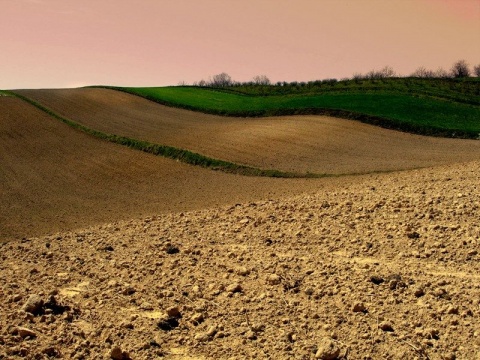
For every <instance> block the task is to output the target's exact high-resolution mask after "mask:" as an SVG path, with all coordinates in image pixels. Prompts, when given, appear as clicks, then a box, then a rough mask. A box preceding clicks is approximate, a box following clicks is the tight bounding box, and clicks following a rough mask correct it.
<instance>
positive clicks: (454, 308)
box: [447, 305, 458, 315]
mask: <svg viewBox="0 0 480 360" xmlns="http://www.w3.org/2000/svg"><path fill="white" fill-rule="evenodd" d="M447 314H454V315H458V307H457V306H453V305H449V306H448V308H447Z"/></svg>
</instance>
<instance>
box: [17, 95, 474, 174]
mask: <svg viewBox="0 0 480 360" xmlns="http://www.w3.org/2000/svg"><path fill="white" fill-rule="evenodd" d="M17 92H18V93H20V94H22V95H25V96H27V97H29V98H32V99H34V100H35V101H38V102H39V103H41V104H43V105H45V106H47V107H48V108H50V109H52V110H53V111H55V112H57V113H59V114H60V115H61V116H64V117H67V118H69V119H72V120H74V121H76V122H79V123H81V124H83V125H85V126H87V127H89V128H92V129H96V130H99V131H102V132H105V133H110V134H116V135H120V136H127V137H130V138H134V139H138V140H146V141H149V142H153V143H157V144H162V145H169V146H174V147H177V148H182V149H187V150H190V151H194V152H197V153H200V154H202V155H205V156H208V157H212V158H215V159H221V160H226V161H230V162H234V163H238V164H242V165H247V166H252V167H256V168H261V169H277V170H281V171H288V172H300V173H308V172H311V173H319V174H325V173H327V174H346V173H347V174H348V173H350V174H352V173H366V172H373V171H393V170H404V169H412V168H419V167H427V166H434V165H441V164H449V163H455V162H458V161H467V160H475V159H478V158H479V157H480V142H479V141H476V140H459V139H442V138H430V137H424V136H418V135H412V134H405V133H401V132H397V131H392V130H386V129H381V128H378V127H375V126H372V125H366V124H362V123H359V122H356V121H351V120H342V119H338V118H331V117H325V116H285V117H271V118H253V119H252V118H248V119H247V118H230V117H221V116H214V115H207V114H201V113H196V112H192V111H187V110H182V109H176V108H169V107H165V106H162V105H159V104H156V103H153V102H151V101H148V100H146V99H142V98H140V97H138V96H134V95H130V94H126V93H124V92H119V91H114V90H110V89H100V88H93V89H92V88H82V89H61V90H19V91H17Z"/></svg>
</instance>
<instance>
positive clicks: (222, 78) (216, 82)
mask: <svg viewBox="0 0 480 360" xmlns="http://www.w3.org/2000/svg"><path fill="white" fill-rule="evenodd" d="M210 85H211V86H216V87H225V86H230V85H232V78H231V77H230V75H228V74H227V73H224V72H223V73H221V74H217V75H213V77H212V81H211V83H210Z"/></svg>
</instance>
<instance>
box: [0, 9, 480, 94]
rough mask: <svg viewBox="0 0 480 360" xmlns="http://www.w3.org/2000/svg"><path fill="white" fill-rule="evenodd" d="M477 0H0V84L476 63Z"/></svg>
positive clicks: (273, 75)
mask: <svg viewBox="0 0 480 360" xmlns="http://www.w3.org/2000/svg"><path fill="white" fill-rule="evenodd" d="M479 38H480V0H138V1H133V0H81V1H79V0H0V69H1V70H0V88H3V89H13V88H49V87H76V86H83V85H93V84H102V85H130V86H164V85H176V84H178V83H179V82H180V81H182V80H183V81H186V82H188V83H192V82H193V81H197V80H200V79H202V78H205V79H207V78H208V77H209V76H211V75H214V74H217V73H220V72H227V73H229V74H230V75H231V76H232V78H233V79H235V80H239V81H248V80H250V79H251V78H252V77H253V76H255V75H259V74H265V75H267V76H268V77H269V78H270V79H271V80H272V81H280V80H285V81H293V80H298V81H308V80H315V79H325V78H339V79H340V78H343V77H350V76H351V75H352V74H353V73H356V72H360V73H365V72H367V71H369V70H372V69H380V68H382V67H384V66H385V65H389V66H392V67H393V68H394V70H395V71H397V72H398V73H400V74H403V75H406V74H409V73H411V72H413V71H414V70H415V69H416V68H417V67H419V66H425V67H426V68H428V69H432V70H436V69H438V68H439V67H443V68H445V69H449V68H450V67H451V65H452V64H453V63H454V62H455V61H456V60H459V59H465V60H466V61H467V62H468V63H469V64H470V65H472V66H473V65H476V64H480V40H479Z"/></svg>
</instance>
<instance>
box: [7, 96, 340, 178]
mask: <svg viewBox="0 0 480 360" xmlns="http://www.w3.org/2000/svg"><path fill="white" fill-rule="evenodd" d="M8 93H9V94H10V95H12V96H16V97H18V98H20V99H22V100H24V101H26V102H28V103H29V104H31V105H33V106H35V107H37V108H38V109H40V110H42V111H44V112H45V113H47V114H48V115H50V116H52V117H54V118H55V119H58V120H60V121H62V122H63V123H65V124H67V125H68V126H70V127H72V128H74V129H77V130H79V131H82V132H84V133H86V134H88V135H92V136H94V137H96V138H99V139H102V140H106V141H109V142H112V143H115V144H119V145H123V146H127V147H129V148H132V149H136V150H140V151H143V152H146V153H149V154H153V155H159V156H163V157H166V158H169V159H174V160H178V161H181V162H184V163H187V164H190V165H196V166H201V167H203V168H207V169H211V170H218V171H223V172H226V173H230V174H238V175H245V176H261V177H275V178H320V177H328V176H335V175H329V174H314V173H306V174H301V173H294V172H285V171H280V170H271V169H258V168H254V167H251V166H245V165H239V164H235V163H232V162H228V161H223V160H218V159H213V158H210V157H207V156H204V155H201V154H198V153H195V152H192V151H188V150H184V149H179V148H175V147H173V146H166V145H159V144H153V143H150V142H148V141H141V140H136V139H132V138H128V137H124V136H118V135H112V134H105V133H103V132H100V131H97V130H94V129H90V128H88V127H86V126H84V125H81V124H79V123H77V122H75V121H72V120H70V119H67V118H64V117H63V116H60V115H58V114H57V113H55V112H54V111H52V110H51V109H49V108H47V107H45V106H43V105H41V104H39V103H37V102H36V101H34V100H32V99H30V98H28V97H26V96H23V95H20V94H17V93H14V92H11V91H9V92H8Z"/></svg>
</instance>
